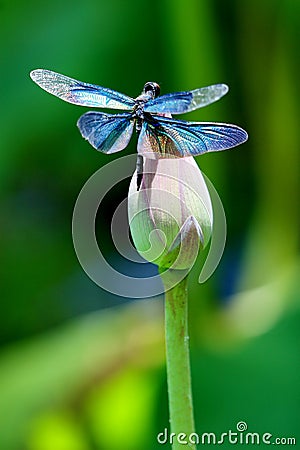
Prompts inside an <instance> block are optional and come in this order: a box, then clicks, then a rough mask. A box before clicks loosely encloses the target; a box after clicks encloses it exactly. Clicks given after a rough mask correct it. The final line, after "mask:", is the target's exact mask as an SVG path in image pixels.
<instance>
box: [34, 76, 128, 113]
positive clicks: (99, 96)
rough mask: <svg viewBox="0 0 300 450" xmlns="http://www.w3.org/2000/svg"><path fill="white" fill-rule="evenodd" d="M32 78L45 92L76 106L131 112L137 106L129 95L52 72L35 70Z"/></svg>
mask: <svg viewBox="0 0 300 450" xmlns="http://www.w3.org/2000/svg"><path fill="white" fill-rule="evenodd" d="M30 76H31V78H32V80H33V81H34V82H35V83H36V84H38V85H39V86H40V87H41V88H42V89H44V90H45V91H47V92H49V93H50V94H53V95H55V96H56V97H59V98H61V99H62V100H64V101H66V102H68V103H74V104H75V105H81V106H95V107H98V108H111V109H123V110H129V109H132V108H133V106H134V104H135V101H134V100H133V99H132V98H130V97H128V96H127V95H124V94H121V93H119V92H116V91H113V90H112V89H108V88H103V87H101V86H97V85H95V84H88V83H84V82H82V81H78V80H75V79H73V78H69V77H66V76H65V75H61V74H59V73H56V72H52V71H51V70H45V69H37V70H33V71H32V72H31V73H30Z"/></svg>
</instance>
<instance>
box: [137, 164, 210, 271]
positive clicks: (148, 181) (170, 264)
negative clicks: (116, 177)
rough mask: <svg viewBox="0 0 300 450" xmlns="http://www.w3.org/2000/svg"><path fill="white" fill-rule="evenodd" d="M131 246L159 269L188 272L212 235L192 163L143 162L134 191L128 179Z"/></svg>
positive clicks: (207, 209)
mask: <svg viewBox="0 0 300 450" xmlns="http://www.w3.org/2000/svg"><path fill="white" fill-rule="evenodd" d="M128 216H129V224H130V230H131V235H132V239H133V242H134V244H135V246H136V249H137V251H138V252H139V253H140V255H141V256H142V257H143V258H145V259H146V260H147V261H150V262H152V263H154V264H157V265H158V266H159V268H160V269H167V268H171V269H174V270H186V269H190V268H191V267H192V266H193V264H194V262H195V259H196V257H197V254H198V251H199V249H201V248H204V247H205V245H206V244H207V243H208V241H209V239H210V235H211V229H212V206H211V201H210V197H209V193H208V190H207V187H206V184H205V181H204V178H203V176H202V173H201V171H200V169H199V167H198V165H197V164H196V162H195V160H194V158H192V157H187V158H168V159H165V158H160V159H156V160H155V159H148V158H144V164H143V178H142V182H141V186H140V189H139V190H138V188H137V174H136V172H135V173H134V175H133V177H132V180H131V183H130V187H129V194H128Z"/></svg>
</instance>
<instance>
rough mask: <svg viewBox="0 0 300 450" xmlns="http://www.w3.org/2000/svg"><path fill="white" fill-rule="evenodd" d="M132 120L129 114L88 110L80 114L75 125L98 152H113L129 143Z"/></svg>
mask: <svg viewBox="0 0 300 450" xmlns="http://www.w3.org/2000/svg"><path fill="white" fill-rule="evenodd" d="M133 125H134V121H133V120H132V119H131V114H128V113H124V114H104V113H100V112H92V111H89V112H87V113H85V114H83V116H81V117H80V118H79V120H78V122H77V126H78V128H79V130H80V133H81V134H82V136H83V137H84V138H85V139H87V140H88V141H89V143H90V144H91V145H92V146H93V147H94V148H95V149H96V150H99V151H100V152H103V153H115V152H119V151H120V150H123V149H124V148H125V147H126V146H127V145H128V143H129V141H130V138H131V135H132V130H133Z"/></svg>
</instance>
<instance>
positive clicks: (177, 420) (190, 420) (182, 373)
mask: <svg viewBox="0 0 300 450" xmlns="http://www.w3.org/2000/svg"><path fill="white" fill-rule="evenodd" d="M162 279H163V276H162ZM163 281H164V280H163ZM165 333H166V363H167V378H168V393H169V411H170V424H171V433H175V436H174V435H173V445H172V449H173V450H177V449H179V448H182V447H185V448H187V444H186V443H185V444H183V443H180V442H178V439H177V437H178V435H179V434H180V433H185V434H186V438H183V437H182V435H181V438H180V439H179V440H181V441H187V442H188V443H189V446H188V448H189V449H196V446H195V445H194V444H190V442H189V436H190V434H191V433H194V432H195V425H194V415H193V402H192V389H191V373H190V358H189V336H188V294H187V277H186V278H184V279H183V280H182V281H181V282H180V283H178V284H177V285H176V286H175V287H173V288H172V289H170V290H168V291H167V292H166V293H165Z"/></svg>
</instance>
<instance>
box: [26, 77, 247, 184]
mask: <svg viewBox="0 0 300 450" xmlns="http://www.w3.org/2000/svg"><path fill="white" fill-rule="evenodd" d="M30 76H31V78H32V80H33V81H34V82H35V83H36V84H38V85H39V86H40V87H41V88H42V89H44V90H45V91H47V92H49V93H50V94H53V95H55V96H56V97H58V98H60V99H62V100H64V101H66V102H68V103H73V104H75V105H80V106H87V107H96V108H108V109H117V110H120V111H123V112H121V113H118V114H107V113H103V112H99V111H88V112H86V113H85V114H83V115H82V116H81V117H80V118H79V120H78V122H77V126H78V128H79V131H80V133H81V135H82V136H83V137H84V138H85V139H86V140H88V142H89V143H90V144H91V145H92V146H93V147H94V148H95V149H96V150H98V151H101V152H103V153H106V154H111V153H115V152H119V151H121V150H123V149H124V148H125V147H127V145H128V143H129V141H130V139H131V136H132V133H133V130H134V127H135V128H136V131H137V133H138V144H137V153H138V159H137V177H138V189H139V187H140V184H141V180H142V168H143V157H146V158H152V159H157V158H168V157H175V158H182V157H187V156H197V155H201V154H203V153H207V152H215V151H220V150H226V149H229V148H232V147H235V146H237V145H239V144H242V143H243V142H245V141H246V140H247V139H248V135H247V133H246V131H245V130H243V129H242V128H240V127H238V126H237V125H232V124H227V123H215V122H188V121H183V120H178V119H174V118H173V117H172V115H176V114H182V113H187V112H190V111H194V110H196V109H198V108H202V107H204V106H207V105H209V104H211V103H213V102H215V101H217V100H219V99H220V98H221V97H223V96H224V95H225V94H226V93H227V92H228V89H229V88H228V86H227V85H226V84H214V85H211V86H206V87H202V88H199V89H194V90H191V91H185V92H173V93H170V94H165V95H160V86H159V85H158V84H157V83H155V82H147V83H146V84H145V85H144V87H143V90H142V93H141V94H140V95H139V96H138V97H136V98H131V97H129V96H127V95H124V94H121V93H120V92H117V91H115V90H112V89H109V88H106V87H101V86H98V85H95V84H89V83H85V82H82V81H78V80H75V79H73V78H69V77H67V76H65V75H62V74H59V73H56V72H53V71H51V70H46V69H36V70H33V71H32V72H30Z"/></svg>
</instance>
